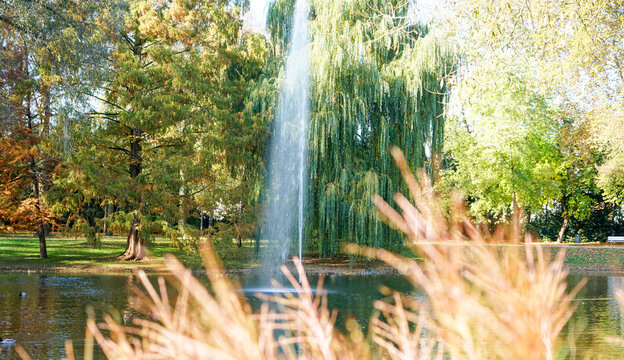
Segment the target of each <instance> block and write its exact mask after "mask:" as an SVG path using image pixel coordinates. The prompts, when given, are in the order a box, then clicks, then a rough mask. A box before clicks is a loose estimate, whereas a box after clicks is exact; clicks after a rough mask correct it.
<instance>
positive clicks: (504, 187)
mask: <svg viewBox="0 0 624 360" xmlns="http://www.w3.org/2000/svg"><path fill="white" fill-rule="evenodd" d="M464 76H467V74H464ZM464 81H465V82H464V83H463V84H462V85H464V86H465V87H462V88H460V89H455V91H456V93H455V96H457V97H458V98H457V99H456V101H457V102H458V103H460V104H461V111H458V114H457V115H455V116H454V117H453V118H452V121H449V122H448V124H447V148H448V151H449V154H450V157H451V159H453V160H452V161H453V162H452V166H451V168H450V170H449V171H448V172H447V174H448V176H449V177H450V178H449V180H450V181H451V182H452V183H454V184H456V185H457V186H459V187H460V189H461V190H463V191H464V192H465V195H466V196H467V198H468V200H469V202H470V209H471V212H472V213H473V214H474V215H475V216H477V218H479V219H480V220H481V221H484V220H488V221H494V222H500V221H506V220H507V219H508V217H509V215H514V216H517V215H518V207H525V208H530V209H534V210H539V209H540V208H541V207H542V206H544V205H547V204H549V203H550V202H551V201H552V199H554V198H556V197H557V195H558V191H559V188H558V184H559V182H558V181H559V178H560V166H561V165H560V162H559V159H558V152H557V147H556V136H557V126H558V118H557V114H556V112H555V111H554V110H553V109H552V108H551V107H550V106H549V103H548V100H547V98H545V97H544V96H543V95H541V94H540V93H539V92H536V91H533V90H531V89H530V88H529V86H528V85H527V81H526V80H525V79H524V78H522V77H519V76H518V75H517V74H514V73H506V74H501V73H500V72H499V70H498V69H496V68H491V69H490V71H486V72H484V73H480V74H475V75H473V77H472V78H471V79H470V81H468V80H466V79H465V80H464ZM470 85H473V87H470Z"/></svg>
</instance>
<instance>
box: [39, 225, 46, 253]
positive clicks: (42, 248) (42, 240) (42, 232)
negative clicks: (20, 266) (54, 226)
mask: <svg viewBox="0 0 624 360" xmlns="http://www.w3.org/2000/svg"><path fill="white" fill-rule="evenodd" d="M39 258H40V259H47V258H48V249H47V246H46V223H45V221H44V220H41V227H40V228H39Z"/></svg>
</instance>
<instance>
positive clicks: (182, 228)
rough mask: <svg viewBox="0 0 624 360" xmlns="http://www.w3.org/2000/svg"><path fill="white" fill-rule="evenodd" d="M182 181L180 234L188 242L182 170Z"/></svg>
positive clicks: (179, 211) (179, 214) (179, 213)
mask: <svg viewBox="0 0 624 360" xmlns="http://www.w3.org/2000/svg"><path fill="white" fill-rule="evenodd" d="M180 181H181V182H182V184H181V185H180V189H179V190H178V195H179V196H180V199H179V200H178V206H179V208H178V232H179V233H180V235H182V239H184V240H187V239H188V235H187V233H186V209H185V208H184V198H185V197H186V187H185V186H184V172H182V170H180Z"/></svg>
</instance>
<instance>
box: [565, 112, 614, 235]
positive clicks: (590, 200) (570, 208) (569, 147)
mask: <svg viewBox="0 0 624 360" xmlns="http://www.w3.org/2000/svg"><path fill="white" fill-rule="evenodd" d="M572 110H573V109H570V111H568V112H567V113H564V114H563V115H564V120H563V124H562V126H561V127H560V129H559V131H558V133H557V149H558V151H559V155H560V157H561V160H560V161H561V164H562V166H561V172H560V174H561V177H560V180H559V188H560V198H559V203H560V205H561V213H562V214H561V215H562V217H563V222H562V224H561V228H560V229H559V232H558V234H557V242H561V241H562V240H563V239H564V237H565V233H566V230H567V228H568V226H569V224H570V220H573V219H578V220H584V219H587V218H588V217H589V216H590V215H591V214H592V210H593V208H594V207H596V206H597V205H598V201H597V200H596V198H597V197H598V195H599V189H598V187H597V183H596V180H597V175H598V167H597V165H599V164H601V162H602V157H603V156H602V153H601V152H600V151H599V150H598V149H597V147H596V146H595V144H594V142H593V141H592V139H591V132H590V124H589V122H588V121H587V120H586V119H585V118H584V117H583V115H582V114H580V116H579V113H578V112H576V111H572ZM575 115H576V116H575Z"/></svg>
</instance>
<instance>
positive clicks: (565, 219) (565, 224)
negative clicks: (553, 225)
mask: <svg viewBox="0 0 624 360" xmlns="http://www.w3.org/2000/svg"><path fill="white" fill-rule="evenodd" d="M569 222H570V214H568V213H567V212H566V213H565V215H564V217H563V224H561V229H559V234H558V235H557V242H558V243H560V242H562V241H563V237H564V236H565V232H566V230H567V229H568V223H569Z"/></svg>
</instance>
